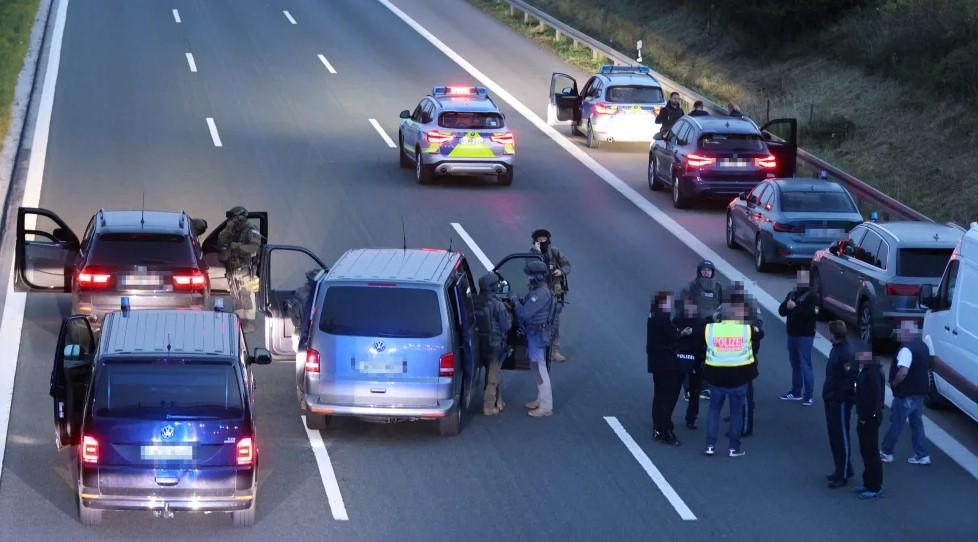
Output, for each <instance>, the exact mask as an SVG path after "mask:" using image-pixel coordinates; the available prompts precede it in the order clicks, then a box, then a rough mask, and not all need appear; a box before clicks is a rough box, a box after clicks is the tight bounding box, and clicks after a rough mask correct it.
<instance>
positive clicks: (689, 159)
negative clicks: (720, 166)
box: [686, 154, 717, 168]
mask: <svg viewBox="0 0 978 542" xmlns="http://www.w3.org/2000/svg"><path fill="white" fill-rule="evenodd" d="M716 163H717V159H716V158H714V157H712V156H706V155H703V154H688V155H686V167H690V168H698V167H709V166H712V165H714V164H716Z"/></svg>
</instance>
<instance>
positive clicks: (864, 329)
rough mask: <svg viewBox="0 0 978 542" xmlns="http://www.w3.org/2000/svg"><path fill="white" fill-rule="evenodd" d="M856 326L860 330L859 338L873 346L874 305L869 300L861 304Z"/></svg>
mask: <svg viewBox="0 0 978 542" xmlns="http://www.w3.org/2000/svg"><path fill="white" fill-rule="evenodd" d="M856 327H857V328H858V330H859V338H860V339H861V340H862V341H863V344H866V345H868V346H869V347H870V348H872V347H873V343H874V340H875V338H874V337H873V306H872V305H871V304H870V303H869V301H867V300H865V299H864V300H863V302H862V303H860V304H859V316H858V317H857V318H856Z"/></svg>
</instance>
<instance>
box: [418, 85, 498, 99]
mask: <svg viewBox="0 0 978 542" xmlns="http://www.w3.org/2000/svg"><path fill="white" fill-rule="evenodd" d="M431 95H432V96H458V97H474V96H482V97H485V96H488V95H489V90H487V89H486V87H453V86H442V87H435V88H433V89H431Z"/></svg>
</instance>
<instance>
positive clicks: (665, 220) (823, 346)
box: [377, 0, 978, 478]
mask: <svg viewBox="0 0 978 542" xmlns="http://www.w3.org/2000/svg"><path fill="white" fill-rule="evenodd" d="M377 1H378V2H380V3H381V4H382V5H383V6H384V7H386V8H387V9H388V10H390V11H391V13H393V14H394V15H396V16H397V17H398V18H399V19H401V20H402V21H404V23H405V24H407V25H408V26H410V27H411V28H412V29H414V31H415V32H417V33H418V34H420V35H421V37H423V38H424V39H426V40H428V42H429V43H431V44H432V45H434V46H435V48H437V49H438V50H439V51H441V52H442V53H443V54H444V55H445V56H447V57H448V58H450V59H451V60H452V61H453V62H455V63H456V64H458V65H459V66H460V67H461V68H462V69H463V70H465V71H466V72H468V73H469V74H470V75H471V76H472V77H473V78H475V79H476V80H477V81H479V82H481V83H482V84H483V85H484V86H485V87H487V88H488V89H489V90H491V91H492V92H494V93H495V94H496V96H498V97H499V98H501V99H502V100H503V101H504V102H506V103H507V104H509V105H510V107H512V108H513V109H515V110H516V111H517V112H518V113H519V114H520V115H522V116H523V117H525V118H526V120H528V121H529V122H530V124H532V125H534V126H535V127H536V128H537V129H539V130H540V131H541V132H543V133H544V134H545V135H546V136H547V137H549V138H550V139H551V140H553V141H554V143H556V144H557V145H559V146H560V147H561V148H562V149H564V150H565V151H567V152H568V153H569V154H570V155H571V156H573V157H574V158H576V159H577V160H578V161H579V162H581V164H583V165H584V167H586V168H588V169H589V170H591V172H592V173H594V174H595V175H597V176H598V177H599V178H600V179H601V180H603V181H604V182H605V183H607V184H608V185H609V186H611V187H612V188H614V189H615V190H616V191H618V193H620V194H621V195H622V196H624V197H625V199H627V200H628V201H630V202H632V204H634V205H635V206H636V207H638V208H639V209H640V210H641V211H642V212H644V213H645V214H646V215H648V216H649V217H650V218H651V219H652V220H655V221H656V222H658V223H659V224H660V225H661V226H662V227H663V228H665V229H666V230H668V231H669V232H671V233H672V234H673V235H674V236H675V237H676V238H677V239H679V241H681V242H682V243H683V244H685V245H686V246H687V247H689V248H690V250H692V251H693V252H695V253H696V254H698V255H699V256H700V257H701V258H703V259H706V260H711V261H712V262H713V263H714V264H715V265H716V268H717V271H719V272H720V273H721V274H723V275H726V277H727V278H728V279H729V280H731V281H740V282H743V283H744V285H745V286H746V289H747V290H748V291H749V292H750V293H751V294H753V296H754V299H756V300H757V302H758V303H760V305H761V306H762V307H764V309H765V310H767V311H768V312H770V313H772V314H773V315H774V316H776V317H778V318H780V319H781V320H782V321H784V318H783V317H781V316H779V315H778V307H779V306H780V305H781V303H780V301H778V300H777V299H775V298H774V297H773V296H772V295H771V294H769V293H767V292H766V291H764V290H762V289H761V288H760V287H759V286H758V285H757V284H756V283H755V282H754V281H753V280H751V279H750V278H749V277H747V276H746V275H744V274H743V273H741V272H740V271H738V270H737V268H735V267H734V266H733V265H732V264H731V263H730V262H728V261H726V260H725V259H723V258H722V257H721V256H720V254H718V253H717V252H716V251H714V250H713V249H712V248H710V247H708V246H707V245H706V243H704V242H703V241H700V240H699V239H697V238H696V236H695V235H693V234H692V233H690V231H689V230H687V229H686V228H684V227H683V226H682V225H681V224H679V223H678V222H676V221H675V220H674V219H673V218H672V217H671V216H669V215H668V214H666V213H665V212H664V211H662V210H661V209H659V208H658V207H656V206H655V204H653V203H652V202H651V201H649V200H647V199H645V197H644V196H643V195H642V194H640V193H638V192H637V191H636V190H635V189H634V188H632V187H631V186H629V185H628V184H627V183H626V182H625V181H623V180H622V179H621V178H620V177H618V176H617V175H615V174H614V173H612V172H611V170H609V169H608V168H606V167H604V166H603V165H601V164H600V163H599V162H598V161H597V160H595V159H594V158H592V157H591V156H590V155H588V154H587V153H586V152H584V151H583V150H581V148H580V147H579V146H578V145H577V144H575V143H574V142H572V141H570V140H569V139H568V138H567V137H566V136H564V135H563V134H561V133H560V132H558V131H557V130H555V129H554V128H553V127H551V126H549V125H547V123H546V121H544V120H543V119H541V118H540V117H539V116H538V115H537V114H536V113H534V112H533V111H531V110H530V108H528V107H527V106H526V105H524V104H523V103H522V102H520V101H519V100H518V99H517V98H516V97H515V96H513V95H512V94H510V93H509V92H508V91H506V89H504V88H503V87H502V86H500V85H499V84H498V83H496V82H495V81H493V80H492V79H490V78H489V76H487V75H486V74H484V73H482V72H481V71H480V70H479V69H478V68H476V67H475V66H473V65H472V63H470V62H469V61H468V60H466V59H464V58H462V56H461V55H459V54H458V53H456V52H455V51H454V50H453V49H452V48H451V47H449V46H448V45H445V43H444V42H442V41H441V40H440V39H438V38H437V37H435V35H434V34H432V33H431V32H429V31H428V30H427V29H426V28H425V27H423V26H421V25H420V24H419V23H418V22H417V21H415V20H414V19H412V18H411V16H410V15H408V14H406V13H404V12H403V11H401V9H400V8H398V7H397V6H395V5H394V4H392V3H391V2H390V0H377ZM815 348H817V349H818V351H819V352H821V353H822V355H824V356H828V355H829V351H830V350H831V349H832V343H830V342H829V340H828V339H827V338H825V336H824V335H822V334H821V333H819V334H818V335H817V336H816V337H815ZM924 427H925V431H928V439H930V441H931V442H933V443H934V445H936V446H937V447H938V448H940V449H941V450H943V451H944V453H946V454H947V455H948V457H950V458H951V459H953V460H954V461H956V462H957V463H958V464H959V465H961V467H963V468H964V469H965V470H966V471H967V472H968V473H970V474H971V475H972V476H974V477H975V478H978V456H976V455H975V454H974V453H973V452H971V451H970V450H968V449H967V448H966V447H965V446H964V445H962V444H961V443H960V442H958V441H957V439H955V438H954V437H953V436H951V435H950V434H949V433H948V432H946V431H944V430H943V429H941V428H939V427H938V426H937V424H935V423H933V422H932V421H931V420H930V419H929V418H927V417H924ZM932 429H933V431H932ZM931 431H932V432H931Z"/></svg>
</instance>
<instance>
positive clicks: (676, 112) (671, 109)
mask: <svg viewBox="0 0 978 542" xmlns="http://www.w3.org/2000/svg"><path fill="white" fill-rule="evenodd" d="M684 114H685V113H684V112H683V108H682V105H680V103H679V93H678V92H673V93H672V94H670V95H669V103H667V104H666V106H665V107H663V108H662V109H660V110H659V113H658V114H657V115H656V116H655V123H656V124H659V125H661V128H659V133H660V134H664V133H666V132H668V131H669V130H671V129H672V126H673V125H674V124H676V121H677V120H679V119H680V118H681V117H682V116H683V115H684Z"/></svg>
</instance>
